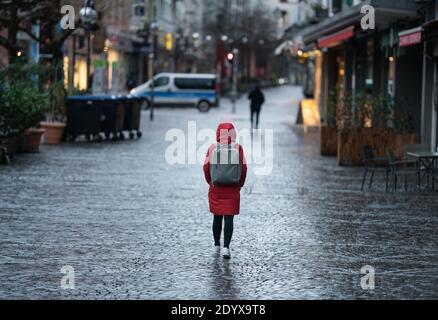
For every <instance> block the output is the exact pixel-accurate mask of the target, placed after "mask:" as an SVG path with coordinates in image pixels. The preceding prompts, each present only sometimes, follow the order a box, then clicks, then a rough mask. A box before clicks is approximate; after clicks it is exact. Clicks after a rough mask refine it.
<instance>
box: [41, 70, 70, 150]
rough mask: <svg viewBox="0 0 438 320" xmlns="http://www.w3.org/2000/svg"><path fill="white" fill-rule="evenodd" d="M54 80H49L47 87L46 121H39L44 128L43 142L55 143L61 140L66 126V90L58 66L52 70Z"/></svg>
mask: <svg viewBox="0 0 438 320" xmlns="http://www.w3.org/2000/svg"><path fill="white" fill-rule="evenodd" d="M52 72H53V74H52V75H53V77H52V79H55V80H54V81H51V82H50V84H49V86H48V88H47V92H48V109H47V115H46V121H44V122H41V127H42V128H44V130H45V134H44V143H46V144H51V145H57V144H59V143H60V142H61V140H62V138H63V136H64V130H65V127H66V121H65V103H66V96H67V92H66V90H65V88H64V83H63V81H61V80H58V79H59V76H58V74H59V72H60V71H59V68H57V67H55V68H54V69H53V70H52Z"/></svg>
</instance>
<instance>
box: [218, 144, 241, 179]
mask: <svg viewBox="0 0 438 320" xmlns="http://www.w3.org/2000/svg"><path fill="white" fill-rule="evenodd" d="M210 175H211V181H212V183H213V185H214V186H216V185H220V186H229V185H238V184H239V183H240V178H241V176H242V163H241V161H240V154H239V148H236V144H229V145H221V144H218V145H217V146H216V148H215V149H214V150H213V151H212V155H211V159H210Z"/></svg>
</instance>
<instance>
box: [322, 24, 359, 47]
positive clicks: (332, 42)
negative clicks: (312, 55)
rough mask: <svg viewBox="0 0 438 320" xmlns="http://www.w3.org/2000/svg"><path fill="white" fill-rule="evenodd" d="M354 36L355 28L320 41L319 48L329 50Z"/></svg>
mask: <svg viewBox="0 0 438 320" xmlns="http://www.w3.org/2000/svg"><path fill="white" fill-rule="evenodd" d="M353 36H354V26H351V27H348V28H346V29H344V30H341V31H339V32H336V33H334V34H331V35H329V36H326V37H324V38H321V39H319V40H318V48H320V49H322V48H329V47H334V46H336V45H338V44H340V43H341V42H342V41H345V40H347V39H350V38H352V37H353Z"/></svg>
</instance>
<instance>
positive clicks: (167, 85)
mask: <svg viewBox="0 0 438 320" xmlns="http://www.w3.org/2000/svg"><path fill="white" fill-rule="evenodd" d="M153 83H154V87H153V89H154V90H153V91H154V105H181V106H184V105H194V106H196V107H197V108H198V109H199V110H200V111H201V112H207V111H208V110H210V108H211V107H213V106H218V102H219V101H218V100H219V95H218V92H217V81H216V75H214V74H195V73H160V74H158V75H156V76H155V77H154V81H153ZM151 85H152V81H151V80H149V81H148V82H146V83H145V84H143V85H141V86H139V87H137V88H134V89H132V90H131V92H130V94H131V95H133V96H135V97H141V98H144V108H145V109H147V108H149V107H150V104H151V96H152V90H151Z"/></svg>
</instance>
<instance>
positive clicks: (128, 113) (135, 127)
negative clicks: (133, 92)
mask: <svg viewBox="0 0 438 320" xmlns="http://www.w3.org/2000/svg"><path fill="white" fill-rule="evenodd" d="M142 101H143V100H142V98H138V97H133V96H125V97H124V98H123V104H124V106H125V119H124V123H123V131H128V132H129V138H131V139H133V138H134V137H135V135H137V138H140V137H141V136H142V132H141V131H140V122H141V103H142Z"/></svg>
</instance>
